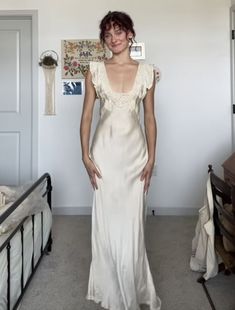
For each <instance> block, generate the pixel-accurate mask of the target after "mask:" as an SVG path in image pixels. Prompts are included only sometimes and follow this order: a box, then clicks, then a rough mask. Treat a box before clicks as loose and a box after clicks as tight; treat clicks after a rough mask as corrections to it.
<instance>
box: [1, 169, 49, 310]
mask: <svg viewBox="0 0 235 310" xmlns="http://www.w3.org/2000/svg"><path fill="white" fill-rule="evenodd" d="M45 180H46V182H47V183H46V189H45V192H44V193H43V194H42V197H45V196H47V202H48V204H49V207H50V209H51V192H52V186H51V177H50V175H49V173H45V174H43V175H42V176H41V177H40V178H39V179H38V180H37V181H36V182H35V183H33V185H32V186H30V188H29V189H28V190H27V191H25V192H24V193H23V194H22V195H21V196H20V197H19V198H18V199H17V200H16V201H15V202H14V203H13V204H12V205H11V206H10V207H9V208H8V209H7V210H6V212H4V213H3V214H2V215H1V216H0V225H1V224H2V223H3V222H4V220H5V219H6V218H7V217H8V216H9V215H10V214H12V212H13V211H14V210H15V209H16V208H17V207H18V206H19V205H20V204H21V203H22V202H23V201H24V200H25V199H26V198H27V197H28V196H29V195H30V194H31V193H32V192H33V191H34V190H35V189H36V188H37V187H38V186H39V185H40V184H42V183H43V182H44V181H45ZM26 219H28V217H26V218H24V219H23V220H22V221H21V222H20V224H19V225H18V226H17V227H16V228H15V229H14V230H13V231H12V233H11V234H10V235H9V237H8V238H7V239H6V240H5V242H4V243H3V244H2V245H1V246H0V253H1V252H2V250H4V249H5V248H6V249H7V264H8V266H7V269H8V281H7V309H6V310H10V309H13V310H16V309H17V307H18V306H19V303H20V301H21V299H22V297H23V295H24V293H25V291H26V289H27V287H28V285H29V283H30V281H31V279H32V277H33V275H34V273H35V271H36V269H37V267H38V265H39V263H40V261H41V259H42V257H43V255H44V254H49V252H50V251H51V246H52V236H51V231H50V234H49V238H48V240H47V243H46V245H45V247H44V248H43V243H44V240H43V212H41V254H40V257H39V259H38V261H37V263H36V264H35V262H34V215H31V219H32V236H33V253H32V261H31V274H30V276H29V278H28V280H27V282H26V283H25V285H24V222H25V221H26ZM18 231H20V232H21V255H22V256H21V257H22V270H21V294H20V296H19V297H18V299H17V300H16V302H15V304H14V306H13V308H12V306H11V304H10V299H11V290H10V287H11V282H10V281H11V264H10V258H11V239H12V238H13V237H14V235H15V234H16V233H17V232H18Z"/></svg>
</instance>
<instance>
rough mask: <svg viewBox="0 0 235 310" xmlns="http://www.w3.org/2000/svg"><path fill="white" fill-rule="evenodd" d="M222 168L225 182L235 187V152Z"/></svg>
mask: <svg viewBox="0 0 235 310" xmlns="http://www.w3.org/2000/svg"><path fill="white" fill-rule="evenodd" d="M222 167H223V168H224V180H225V182H226V183H228V184H230V185H231V184H233V185H235V152H234V153H233V154H232V155H231V156H230V157H229V158H228V159H227V160H226V161H225V162H224V163H223V164H222Z"/></svg>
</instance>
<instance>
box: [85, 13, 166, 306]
mask: <svg viewBox="0 0 235 310" xmlns="http://www.w3.org/2000/svg"><path fill="white" fill-rule="evenodd" d="M134 37H135V31H134V28H133V22H132V20H131V18H130V16H129V15H128V14H126V13H123V12H117V11H114V12H109V13H108V14H107V15H106V16H105V17H104V18H103V19H102V21H101V23H100V39H101V42H102V43H104V44H106V46H107V47H108V49H109V50H110V51H111V52H112V57H111V58H110V59H108V60H107V61H105V62H91V63H90V70H89V71H88V74H87V76H86V81H85V85H86V93H85V99H84V106H83V113H82V119H81V145H82V155H83V162H84V165H85V167H86V169H87V172H88V175H89V177H90V181H91V184H92V186H93V188H94V190H95V191H94V200H93V209H92V262H91V266H90V276H89V284H88V293H87V299H91V300H94V301H95V302H97V303H98V302H100V303H101V305H102V306H103V307H104V308H106V309H110V310H138V309H140V305H141V304H147V305H149V306H150V309H151V310H159V309H160V308H161V301H160V299H159V298H158V297H157V295H156V292H155V288H154V284H153V279H152V275H151V272H150V268H149V263H148V258H147V254H146V248H145V240H144V224H145V216H146V206H145V196H146V193H147V191H148V188H149V185H150V179H151V175H152V170H153V166H154V161H155V146H156V121H155V116H154V86H155V78H154V72H153V67H152V66H150V65H147V64H140V63H138V62H136V61H134V60H133V59H132V58H131V57H130V45H131V44H132V42H133V40H134ZM96 96H98V98H99V99H100V119H99V122H98V124H97V128H96V131H95V134H94V137H93V140H92V144H91V148H90V149H89V137H90V128H91V121H92V114H93V107H94V102H95V99H96ZM142 102H143V105H144V124H145V135H144V133H143V130H142V128H141V125H140V120H139V110H140V104H141V103H142Z"/></svg>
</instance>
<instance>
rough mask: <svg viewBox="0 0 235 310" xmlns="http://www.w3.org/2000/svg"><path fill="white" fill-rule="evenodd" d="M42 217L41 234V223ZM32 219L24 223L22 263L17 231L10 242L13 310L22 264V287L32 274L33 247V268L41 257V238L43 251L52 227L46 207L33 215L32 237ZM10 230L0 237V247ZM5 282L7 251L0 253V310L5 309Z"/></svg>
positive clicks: (19, 236)
mask: <svg viewBox="0 0 235 310" xmlns="http://www.w3.org/2000/svg"><path fill="white" fill-rule="evenodd" d="M41 214H42V215H41ZM42 217H43V234H42V232H41V221H42ZM32 225H33V224H32V217H31V216H29V217H28V218H27V219H26V221H25V222H24V238H23V239H24V259H23V262H22V242H21V232H20V231H18V232H17V233H16V234H15V235H14V236H13V238H12V239H11V241H10V246H11V251H10V265H11V275H10V281H11V290H10V291H11V296H10V309H13V307H14V305H15V302H16V301H17V299H18V297H19V296H20V294H21V275H22V264H24V286H25V283H26V282H27V280H28V278H29V277H30V275H31V273H32V257H33V246H34V266H35V265H36V264H37V262H38V260H39V258H40V255H41V243H42V238H43V249H44V248H45V246H46V244H47V241H48V237H49V234H50V231H51V226H52V214H51V210H50V208H49V206H48V205H47V206H46V207H45V208H44V210H43V211H42V212H40V213H37V214H35V215H34V237H33V234H32ZM11 232H12V230H11V231H9V232H8V233H6V234H3V235H1V236H0V246H1V245H2V244H3V243H4V242H5V240H6V239H7V238H8V237H9V235H10V234H11ZM7 281H8V264H7V249H6V248H4V249H3V250H2V251H1V252H0V310H6V309H7Z"/></svg>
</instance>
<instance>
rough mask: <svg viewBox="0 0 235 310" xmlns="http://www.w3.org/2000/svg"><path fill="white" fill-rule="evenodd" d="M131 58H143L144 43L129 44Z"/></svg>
mask: <svg viewBox="0 0 235 310" xmlns="http://www.w3.org/2000/svg"><path fill="white" fill-rule="evenodd" d="M130 55H131V58H133V59H145V45H144V43H133V44H132V45H131V54H130Z"/></svg>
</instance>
